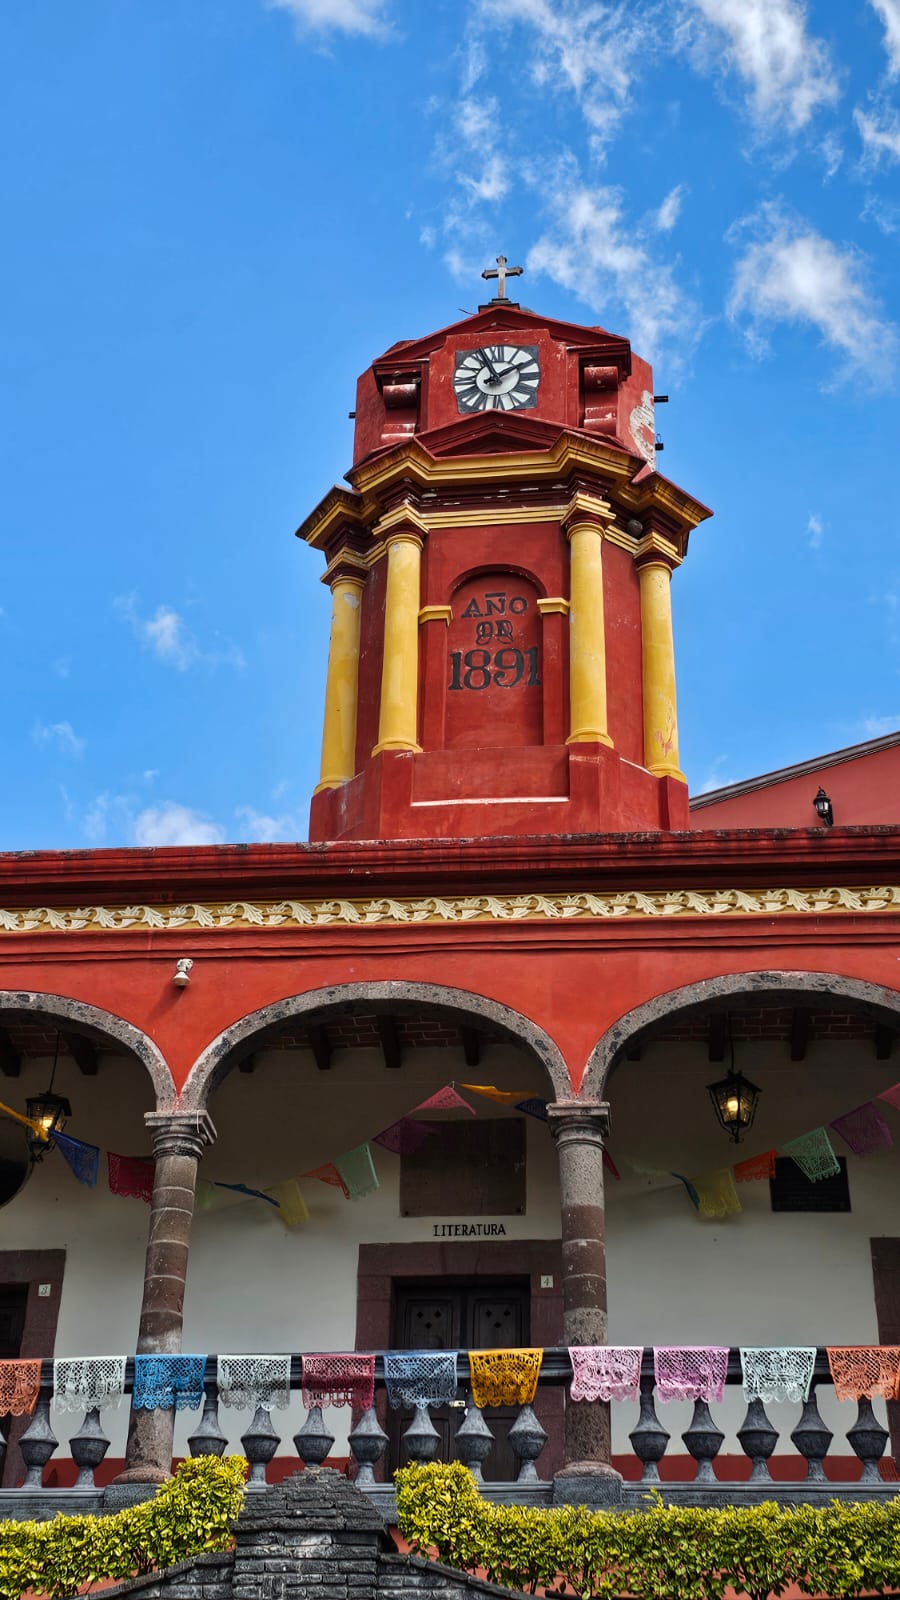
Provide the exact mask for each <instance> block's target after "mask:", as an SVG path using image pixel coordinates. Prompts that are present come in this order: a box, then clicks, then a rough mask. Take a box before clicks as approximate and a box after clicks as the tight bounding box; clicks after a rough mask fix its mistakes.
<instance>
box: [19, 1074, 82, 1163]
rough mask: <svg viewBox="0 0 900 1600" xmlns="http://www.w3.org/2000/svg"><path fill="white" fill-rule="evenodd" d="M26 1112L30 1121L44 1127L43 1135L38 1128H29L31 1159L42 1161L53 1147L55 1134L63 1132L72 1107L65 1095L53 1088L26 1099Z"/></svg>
mask: <svg viewBox="0 0 900 1600" xmlns="http://www.w3.org/2000/svg"><path fill="white" fill-rule="evenodd" d="M25 1114H26V1116H27V1117H28V1120H29V1122H35V1123H37V1125H38V1127H39V1128H41V1129H43V1135H42V1134H40V1133H38V1132H37V1131H36V1129H29V1132H28V1148H29V1150H30V1152H31V1159H32V1161H40V1160H42V1159H43V1157H44V1156H45V1155H46V1153H47V1151H48V1150H52V1149H53V1136H54V1134H56V1133H62V1131H63V1128H64V1127H65V1125H66V1123H67V1122H68V1120H69V1118H70V1116H71V1115H72V1107H71V1106H70V1105H69V1102H68V1100H67V1099H66V1097H65V1095H62V1094H54V1093H53V1090H52V1089H46V1090H45V1091H44V1093H43V1094H35V1095H32V1096H31V1098H30V1099H29V1100H26V1101H25Z"/></svg>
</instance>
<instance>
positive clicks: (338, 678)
mask: <svg viewBox="0 0 900 1600" xmlns="http://www.w3.org/2000/svg"><path fill="white" fill-rule="evenodd" d="M330 582H331V639H330V641H329V645H328V676H327V678H326V680H325V719H324V723H323V727H322V765H321V770H320V774H319V782H318V783H317V784H316V787H315V791H314V793H315V794H319V793H320V791H321V790H322V789H338V788H340V786H341V784H342V783H346V782H347V780H348V779H349V778H352V777H353V774H354V773H355V771H356V712H357V705H358V701H359V632H360V613H361V602H362V592H363V589H364V587H365V582H366V580H365V577H364V576H362V575H360V574H359V573H354V572H348V571H347V570H346V568H338V569H337V570H336V571H335V573H334V575H333V576H332V577H331V580H330Z"/></svg>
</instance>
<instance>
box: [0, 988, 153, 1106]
mask: <svg viewBox="0 0 900 1600" xmlns="http://www.w3.org/2000/svg"><path fill="white" fill-rule="evenodd" d="M14 1020H18V1021H22V1022H25V1021H27V1022H41V1021H44V1022H47V1021H49V1022H50V1023H52V1024H53V1025H55V1026H56V1027H58V1028H72V1029H75V1030H76V1031H77V1029H78V1028H79V1027H82V1028H90V1029H92V1030H93V1031H94V1032H95V1033H99V1034H101V1035H103V1036H104V1037H105V1038H106V1039H107V1040H108V1041H109V1043H110V1044H111V1045H116V1046H118V1047H119V1049H121V1050H123V1051H124V1052H125V1054H127V1055H131V1056H135V1057H136V1058H137V1060H138V1061H139V1062H140V1064H141V1066H142V1067H143V1068H144V1069H145V1071H146V1072H147V1073H148V1075H149V1077H150V1081H151V1083H152V1085H153V1091H154V1095H155V1098H156V1106H157V1108H165V1107H166V1106H170V1105H171V1104H172V1103H173V1101H174V1100H175V1096H176V1089H175V1082H174V1079H173V1077H172V1073H171V1071H170V1069H169V1065H168V1062H167V1061H166V1059H165V1057H164V1055H163V1053H162V1051H161V1050H160V1049H159V1046H158V1045H156V1044H154V1042H153V1040H152V1039H149V1038H148V1037H147V1035H146V1034H145V1033H142V1032H141V1030H140V1028H136V1027H135V1026H134V1025H133V1023H131V1022H126V1021H125V1018H124V1017H117V1016H116V1015H115V1014H114V1013H113V1012H111V1011H102V1010H101V1009H100V1008H99V1006H92V1005H88V1004H87V1003H86V1002H85V1001H83V1000H72V999H70V998H69V997H68V996H67V995H60V994H43V993H41V992H40V991H38V990H31V989H2V990H0V1021H7V1022H10V1021H14Z"/></svg>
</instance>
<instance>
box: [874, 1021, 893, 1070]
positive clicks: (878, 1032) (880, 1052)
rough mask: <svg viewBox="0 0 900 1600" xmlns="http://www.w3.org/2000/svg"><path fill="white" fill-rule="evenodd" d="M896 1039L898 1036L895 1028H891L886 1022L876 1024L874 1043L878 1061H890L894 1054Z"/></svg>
mask: <svg viewBox="0 0 900 1600" xmlns="http://www.w3.org/2000/svg"><path fill="white" fill-rule="evenodd" d="M895 1038H896V1034H895V1033H894V1030H893V1028H889V1027H888V1025H887V1023H886V1022H878V1023H876V1025H875V1035H874V1041H873V1042H874V1045H875V1060H876V1061H890V1059H891V1056H892V1055H893V1052H894V1039H895Z"/></svg>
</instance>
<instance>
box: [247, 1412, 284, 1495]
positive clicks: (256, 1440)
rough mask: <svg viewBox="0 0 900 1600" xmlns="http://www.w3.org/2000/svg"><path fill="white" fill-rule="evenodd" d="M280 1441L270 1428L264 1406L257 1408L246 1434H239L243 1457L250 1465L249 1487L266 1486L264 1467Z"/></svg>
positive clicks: (270, 1420) (270, 1423)
mask: <svg viewBox="0 0 900 1600" xmlns="http://www.w3.org/2000/svg"><path fill="white" fill-rule="evenodd" d="M280 1443H281V1440H280V1438H279V1437H278V1434H277V1433H276V1432H275V1429H274V1428H273V1426H272V1418H271V1416H270V1415H269V1413H268V1411H267V1410H266V1408H265V1406H257V1408H256V1410H255V1411H254V1413H253V1420H252V1421H251V1423H250V1426H249V1428H248V1429H247V1432H246V1433H242V1434H241V1444H242V1445H243V1446H244V1455H245V1456H246V1457H247V1460H248V1461H249V1463H250V1477H249V1480H248V1483H249V1487H250V1488H251V1489H252V1488H253V1487H254V1485H257V1486H258V1487H259V1488H261V1489H264V1488H265V1486H266V1467H267V1466H268V1465H269V1462H270V1461H271V1459H272V1457H273V1456H274V1454H275V1451H276V1450H277V1449H278V1446H279V1445H280Z"/></svg>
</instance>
